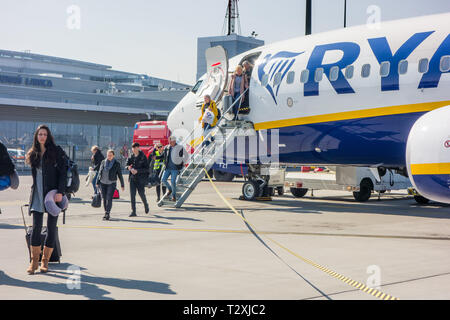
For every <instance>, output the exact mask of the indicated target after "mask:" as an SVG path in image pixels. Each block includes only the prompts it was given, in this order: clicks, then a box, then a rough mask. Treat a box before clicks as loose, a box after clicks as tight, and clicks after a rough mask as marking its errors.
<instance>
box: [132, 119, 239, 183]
mask: <svg viewBox="0 0 450 320" xmlns="http://www.w3.org/2000/svg"><path fill="white" fill-rule="evenodd" d="M153 119H154V120H153ZM165 119H166V118H163V117H152V119H150V120H141V121H139V122H137V123H136V124H135V125H134V133H133V142H138V143H139V145H140V148H141V150H142V152H144V154H145V155H146V156H147V158H148V157H149V155H150V154H151V153H152V151H153V148H154V146H155V144H156V143H162V144H163V145H164V146H165V145H168V144H169V137H170V130H169V127H168V126H167V121H166V120H165ZM241 171H242V168H241V167H240V166H238V165H229V166H227V167H223V166H220V165H217V164H215V165H214V166H213V168H212V169H211V174H212V175H214V178H216V180H218V181H232V180H233V178H234V177H235V176H236V175H240V173H241Z"/></svg>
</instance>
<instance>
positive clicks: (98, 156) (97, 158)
mask: <svg viewBox="0 0 450 320" xmlns="http://www.w3.org/2000/svg"><path fill="white" fill-rule="evenodd" d="M91 152H92V157H91V163H92V168H93V170H94V171H95V176H94V179H93V180H92V186H93V187H94V194H96V193H97V178H98V171H99V169H100V164H101V163H102V161H103V160H104V159H105V156H104V155H103V154H102V151H101V150H100V148H99V147H98V146H93V147H92V148H91Z"/></svg>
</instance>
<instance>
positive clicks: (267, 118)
mask: <svg viewBox="0 0 450 320" xmlns="http://www.w3.org/2000/svg"><path fill="white" fill-rule="evenodd" d="M449 30H450V14H448V13H447V14H439V15H432V16H424V17H419V18H411V19H404V20H398V21H391V22H385V23H381V24H380V27H379V28H376V29H372V28H369V27H368V26H366V25H362V26H356V27H350V28H345V29H340V30H336V31H331V32H324V33H318V34H314V35H309V36H303V37H299V38H295V39H291V40H287V41H283V42H279V43H274V44H271V45H267V46H263V47H259V48H255V49H253V50H251V51H248V52H245V53H243V54H241V55H239V56H236V57H234V58H232V59H230V60H229V61H228V59H227V57H226V53H225V51H224V49H223V48H221V47H215V48H212V49H211V50H208V51H207V63H208V64H207V66H208V71H207V74H205V75H204V76H203V77H202V78H201V79H200V80H199V82H198V83H197V84H196V85H195V86H194V88H193V90H192V91H191V92H190V93H188V94H187V95H186V96H185V97H184V98H183V99H182V100H181V101H180V102H179V104H178V105H177V106H176V107H175V108H174V109H173V111H172V112H171V113H170V115H169V118H168V125H169V128H170V130H171V131H172V132H173V131H174V130H176V129H178V128H184V129H186V130H188V131H190V130H192V129H193V126H194V123H195V122H196V121H198V118H199V117H200V112H201V111H200V108H199V102H201V101H203V96H204V95H205V94H210V95H211V97H212V99H213V100H216V101H220V100H221V99H222V97H223V96H224V95H226V94H227V93H226V92H225V90H226V88H227V83H228V82H229V79H230V76H229V74H231V73H233V71H234V70H235V68H236V66H237V65H238V64H242V63H243V62H244V61H245V60H247V61H249V62H251V63H252V64H253V65H254V67H253V70H252V73H251V79H250V83H249V91H248V94H249V106H250V109H251V111H250V113H249V114H248V115H242V116H240V117H241V118H242V119H244V120H248V121H251V122H252V123H253V124H254V128H255V130H256V131H263V130H268V129H278V130H279V131H278V132H279V161H280V163H296V164H317V165H328V166H331V165H351V166H366V167H374V168H376V167H384V168H393V169H397V170H399V171H402V172H403V173H404V174H405V175H408V176H409V178H410V180H411V182H412V184H413V185H414V187H415V188H416V190H417V191H418V192H419V193H420V194H421V195H423V196H424V197H426V198H428V199H432V200H435V201H439V202H444V203H450V76H449V75H448V73H449V72H450V34H449ZM268 131H270V130H268Z"/></svg>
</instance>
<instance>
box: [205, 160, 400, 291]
mask: <svg viewBox="0 0 450 320" xmlns="http://www.w3.org/2000/svg"><path fill="white" fill-rule="evenodd" d="M204 170H205V174H206V176H207V177H208V179H209V182H210V183H211V185H212V186H213V188H214V190H215V191H216V193H217V194H218V195H219V197H220V198H221V199H222V200H223V201H224V202H225V204H226V205H227V206H228V207H229V208H230V209H231V210H232V211H233V212H234V213H235V214H236V215H237V216H238V217H240V218H241V219H242V220H243V221H244V222H246V223H247V224H248V225H249V226H251V227H252V229H253V230H254V231H255V233H256V234H260V233H259V232H257V231H256V228H255V227H254V226H253V225H252V224H251V223H250V222H249V221H248V220H247V219H246V218H244V217H243V216H242V215H241V214H240V213H239V212H238V211H237V210H236V209H235V208H234V207H233V206H232V205H231V204H230V203H229V202H228V200H227V199H226V198H225V197H224V196H223V195H222V194H221V193H220V191H219V189H217V187H216V186H215V184H214V182H213V181H212V179H211V177H210V176H209V174H208V171H207V170H206V169H205V168H204ZM264 236H265V237H266V238H267V239H269V240H270V241H271V242H273V243H275V244H276V245H277V246H279V247H280V248H282V249H284V250H285V251H287V252H289V253H290V254H292V255H293V256H295V257H297V258H299V259H300V260H302V261H304V262H306V263H307V264H309V265H312V266H313V267H315V268H317V269H319V270H321V271H323V272H325V273H326V274H328V275H330V276H332V277H333V278H336V279H339V280H341V281H343V282H344V283H347V284H349V285H351V286H352V287H354V288H356V289H359V290H361V291H364V292H367V293H369V294H371V295H373V296H374V297H376V298H379V299H381V298H380V295H383V297H384V298H383V300H398V298H396V297H393V296H389V295H387V296H385V293H383V292H381V291H380V290H377V289H374V288H369V287H367V286H366V285H364V284H362V283H361V282H358V281H355V280H353V282H351V283H353V285H352V284H351V283H350V281H351V280H352V279H350V278H348V277H345V276H343V275H341V274H339V273H337V272H334V271H332V270H330V269H328V268H326V267H324V266H321V265H320V264H317V263H315V262H313V261H311V260H309V259H307V258H305V257H303V256H301V255H299V254H298V253H296V252H294V251H292V250H290V249H289V248H287V247H285V246H283V245H282V244H281V243H279V242H277V241H275V240H274V239H272V238H270V237H269V236H268V235H267V234H265V235H264Z"/></svg>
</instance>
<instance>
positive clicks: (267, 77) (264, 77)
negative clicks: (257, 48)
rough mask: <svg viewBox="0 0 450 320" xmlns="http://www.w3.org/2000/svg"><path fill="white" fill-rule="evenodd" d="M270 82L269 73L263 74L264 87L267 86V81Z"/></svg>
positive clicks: (262, 83)
mask: <svg viewBox="0 0 450 320" xmlns="http://www.w3.org/2000/svg"><path fill="white" fill-rule="evenodd" d="M268 82H269V75H268V74H264V75H263V76H262V79H261V85H262V86H263V87H265V86H267V83H268Z"/></svg>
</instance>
